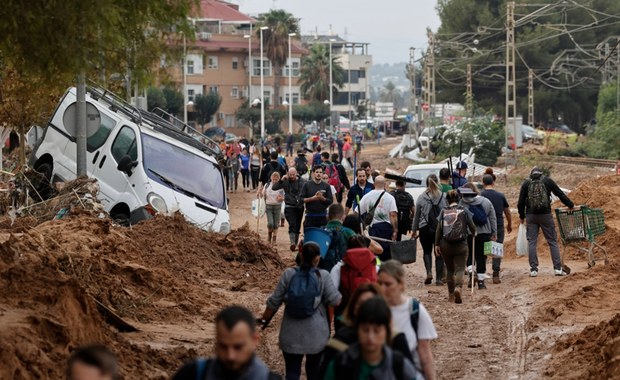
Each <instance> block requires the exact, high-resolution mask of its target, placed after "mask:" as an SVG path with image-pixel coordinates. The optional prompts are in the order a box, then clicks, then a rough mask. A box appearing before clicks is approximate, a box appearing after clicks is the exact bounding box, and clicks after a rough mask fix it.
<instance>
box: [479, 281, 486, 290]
mask: <svg viewBox="0 0 620 380" xmlns="http://www.w3.org/2000/svg"><path fill="white" fill-rule="evenodd" d="M486 288H487V286H486V285H485V284H484V280H478V289H486Z"/></svg>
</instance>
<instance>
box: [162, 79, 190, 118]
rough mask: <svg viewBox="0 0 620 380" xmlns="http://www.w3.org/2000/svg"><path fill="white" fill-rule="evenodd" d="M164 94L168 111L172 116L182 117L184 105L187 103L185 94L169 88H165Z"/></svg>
mask: <svg viewBox="0 0 620 380" xmlns="http://www.w3.org/2000/svg"><path fill="white" fill-rule="evenodd" d="M162 93H163V95H164V98H165V99H166V111H167V112H168V113H169V114H171V115H174V116H180V115H181V113H183V105H184V103H185V99H183V94H182V93H181V92H180V91H177V90H176V89H174V88H172V87H168V86H166V87H164V89H163V90H162Z"/></svg>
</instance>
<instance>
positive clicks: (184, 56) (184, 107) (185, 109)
mask: <svg viewBox="0 0 620 380" xmlns="http://www.w3.org/2000/svg"><path fill="white" fill-rule="evenodd" d="M187 101H188V99H187V41H186V38H185V33H183V122H184V123H185V124H187V105H186V104H187Z"/></svg>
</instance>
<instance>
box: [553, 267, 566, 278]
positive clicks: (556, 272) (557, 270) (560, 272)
mask: <svg viewBox="0 0 620 380" xmlns="http://www.w3.org/2000/svg"><path fill="white" fill-rule="evenodd" d="M554 272H555V275H556V276H567V275H568V273H566V272H564V271H563V270H562V269H556V270H555V271H554Z"/></svg>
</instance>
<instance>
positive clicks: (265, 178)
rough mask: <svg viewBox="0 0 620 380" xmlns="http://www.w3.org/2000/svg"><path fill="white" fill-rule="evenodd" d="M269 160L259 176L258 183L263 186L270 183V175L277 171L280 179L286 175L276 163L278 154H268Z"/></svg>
mask: <svg viewBox="0 0 620 380" xmlns="http://www.w3.org/2000/svg"><path fill="white" fill-rule="evenodd" d="M269 158H270V160H269V161H268V162H267V163H266V164H265V165H264V166H263V170H262V172H261V174H260V182H261V183H262V184H263V186H265V185H267V184H268V183H269V182H271V173H273V172H275V171H277V172H278V173H280V177H284V176H285V175H286V170H284V168H283V167H282V165H280V163H279V162H278V152H275V151H274V152H271V153H270V154H269Z"/></svg>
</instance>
